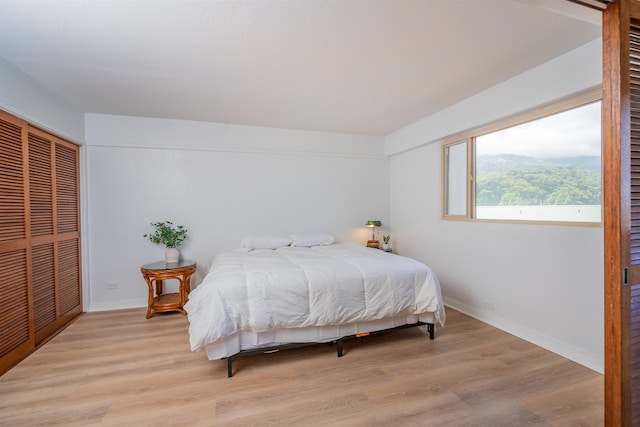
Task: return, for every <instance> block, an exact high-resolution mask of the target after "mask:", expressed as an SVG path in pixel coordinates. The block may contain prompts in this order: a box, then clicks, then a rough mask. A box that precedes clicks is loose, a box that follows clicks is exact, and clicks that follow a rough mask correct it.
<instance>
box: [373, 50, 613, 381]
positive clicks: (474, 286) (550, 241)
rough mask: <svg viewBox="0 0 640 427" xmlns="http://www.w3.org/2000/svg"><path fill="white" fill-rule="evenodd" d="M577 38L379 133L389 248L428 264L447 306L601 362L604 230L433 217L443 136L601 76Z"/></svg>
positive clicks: (596, 59) (587, 361)
mask: <svg viewBox="0 0 640 427" xmlns="http://www.w3.org/2000/svg"><path fill="white" fill-rule="evenodd" d="M600 43H601V41H597V42H594V43H590V44H588V45H585V46H583V47H582V48H579V49H577V50H575V51H573V52H570V53H568V54H566V55H564V56H563V57H560V58H557V59H556V60H554V61H552V62H550V63H547V64H543V65H541V66H539V67H537V68H535V69H533V70H530V71H529V72H527V73H524V74H523V75H520V76H518V77H516V78H514V79H511V80H509V81H507V82H504V83H502V84H500V85H498V86H496V87H494V88H492V89H490V90H487V91H485V92H483V93H481V94H478V95H476V96H474V97H472V98H470V99H468V100H466V101H464V102H461V103H460V104H457V105H454V106H452V107H450V108H448V109H447V110H444V111H441V112H440V113H437V114H436V115H434V116H431V117H427V118H425V119H423V120H421V121H419V122H417V123H414V124H413V125H410V126H408V127H406V128H404V129H402V130H400V131H398V132H396V133H394V134H392V135H389V136H388V137H387V140H386V142H385V144H386V147H385V151H386V153H387V154H389V155H391V156H392V157H391V164H390V192H391V196H390V203H391V205H390V215H391V217H390V219H391V222H392V225H393V229H392V234H393V239H394V246H395V248H396V250H397V251H398V252H399V253H401V254H403V255H408V256H411V257H414V258H416V259H419V260H421V261H423V262H425V263H427V264H429V265H430V266H431V267H432V268H433V269H434V271H435V272H436V274H437V275H438V277H439V278H440V281H441V285H442V292H443V296H444V298H445V301H446V303H447V304H448V305H450V306H451V307H453V308H456V309H460V310H462V311H463V312H466V313H468V314H471V315H472V316H474V317H477V318H479V319H481V320H483V321H485V322H487V323H490V324H492V325H494V326H497V327H499V328H501V329H503V330H506V331H508V332H510V333H513V334H515V335H517V336H520V337H522V338H524V339H526V340H529V341H531V342H533V343H535V344H538V345H540V346H542V347H545V348H547V349H549V350H551V351H554V352H556V353H559V354H561V355H563V356H565V357H568V358H570V359H572V360H575V361H577V362H579V363H582V364H584V365H586V366H589V367H591V368H592V369H595V370H597V371H599V372H603V366H604V342H603V331H604V326H603V318H604V314H603V308H604V307H603V305H604V301H603V291H604V282H603V259H604V254H603V230H602V228H601V227H596V228H594V227H568V226H550V225H524V224H523V225H519V224H506V223H504V224H500V223H486V222H468V221H444V220H442V218H441V160H440V156H441V143H440V141H441V140H442V138H445V137H446V136H447V135H450V134H455V133H458V132H460V131H462V130H466V129H470V128H473V127H476V126H480V125H484V124H487V123H489V122H491V121H495V120H497V119H499V118H501V117H505V116H508V115H511V114H514V113H517V112H519V111H524V110H527V109H530V108H532V107H535V106H536V105H540V104H544V103H548V102H549V101H552V100H554V99H557V98H561V97H564V96H566V95H568V94H569V93H571V92H576V91H581V90H584V89H587V88H591V87H594V86H597V85H599V84H601V55H600Z"/></svg>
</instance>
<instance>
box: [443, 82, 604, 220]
mask: <svg viewBox="0 0 640 427" xmlns="http://www.w3.org/2000/svg"><path fill="white" fill-rule="evenodd" d="M599 99H600V94H599V93H593V92H591V93H589V94H586V95H581V96H579V97H577V98H574V99H572V100H569V101H564V102H563V103H561V104H557V105H554V106H551V107H546V108H544V109H543V110H540V111H537V112H532V113H527V115H526V116H520V117H517V118H512V119H510V120H509V122H502V123H498V124H496V125H492V126H491V127H488V128H486V129H482V130H479V131H477V132H471V133H470V134H469V135H465V136H463V137H459V138H456V139H454V141H452V142H447V143H445V144H444V145H443V150H442V152H443V171H444V179H443V184H444V186H443V199H444V200H443V216H444V218H448V219H455V218H462V219H466V218H475V219H483V220H506V221H535V222H538V221H552V222H568V223H581V224H585V223H595V224H599V223H600V222H601V216H602V209H601V194H602V178H601V149H602V148H601V147H602V144H601V111H600V107H601V105H600V104H601V102H600V100H599Z"/></svg>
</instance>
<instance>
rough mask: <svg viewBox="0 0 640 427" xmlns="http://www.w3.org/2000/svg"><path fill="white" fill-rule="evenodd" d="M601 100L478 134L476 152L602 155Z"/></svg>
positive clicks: (489, 153) (541, 155)
mask: <svg viewBox="0 0 640 427" xmlns="http://www.w3.org/2000/svg"><path fill="white" fill-rule="evenodd" d="M600 107H601V103H600V101H598V102H594V103H592V104H587V105H584V106H582V107H578V108H574V109H572V110H569V111H564V112H562V113H558V114H555V115H553V116H548V117H545V118H542V119H538V120H535V121H532V122H529V123H524V124H522V125H518V126H514V127H512V128H508V129H505V130H502V131H498V132H494V133H490V134H487V135H483V136H480V137H478V138H476V155H477V156H483V155H495V154H519V155H524V156H532V157H541V158H558V157H576V156H600V155H601V154H602V136H601V123H602V118H601V112H600V110H601V108H600Z"/></svg>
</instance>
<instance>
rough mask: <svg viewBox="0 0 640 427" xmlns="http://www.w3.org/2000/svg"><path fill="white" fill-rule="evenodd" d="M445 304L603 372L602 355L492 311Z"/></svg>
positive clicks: (464, 305)
mask: <svg viewBox="0 0 640 427" xmlns="http://www.w3.org/2000/svg"><path fill="white" fill-rule="evenodd" d="M443 299H444V302H445V305H447V306H449V307H451V308H452V309H454V310H457V311H460V312H462V313H464V314H466V315H468V316H471V317H473V318H474V319H478V320H480V321H481V322H484V323H486V324H488V325H491V326H493V327H494V328H498V329H500V330H501V331H504V332H507V333H509V334H511V335H514V336H516V337H518V338H521V339H523V340H525V341H529V342H530V343H532V344H535V345H537V346H540V347H542V348H544V349H546V350H549V351H551V352H553V353H555V354H558V355H560V356H562V357H565V358H567V359H569V360H572V361H574V362H576V363H579V364H580V365H583V366H586V367H587V368H589V369H592V370H594V371H596V372H598V373H600V374H604V356H603V357H597V356H594V355H593V354H590V353H587V352H585V351H583V350H580V349H579V348H576V347H574V346H572V345H569V344H567V343H563V342H561V341H558V340H557V339H555V338H551V337H548V336H546V335H542V334H539V333H537V332H535V331H532V330H530V329H528V328H526V327H523V326H522V325H518V324H516V323H513V322H511V321H509V320H506V319H503V318H501V317H499V316H496V315H495V314H493V313H488V312H486V311H484V310H481V309H478V308H476V307H472V306H469V305H467V304H464V303H462V302H460V301H456V300H454V299H451V298H446V297H445V298H443Z"/></svg>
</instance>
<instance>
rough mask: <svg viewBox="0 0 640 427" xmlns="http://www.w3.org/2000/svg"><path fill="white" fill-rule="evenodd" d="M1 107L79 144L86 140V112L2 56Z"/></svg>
mask: <svg viewBox="0 0 640 427" xmlns="http://www.w3.org/2000/svg"><path fill="white" fill-rule="evenodd" d="M0 108H1V109H2V110H4V111H6V112H8V113H11V114H13V115H14V116H17V117H20V118H21V119H24V120H26V121H28V122H29V123H31V124H34V125H36V126H38V127H40V128H42V129H44V130H46V131H49V132H51V133H53V134H56V135H58V136H60V137H63V138H65V139H67V140H69V141H72V142H75V143H76V144H82V143H83V142H84V114H83V112H82V111H80V110H78V109H77V108H75V107H73V106H72V105H70V104H69V103H68V102H67V101H65V100H64V99H62V98H60V97H59V96H58V95H56V94H54V93H53V92H51V91H50V90H49V89H47V88H45V87H44V86H42V85H40V84H39V83H38V82H36V81H35V80H33V79H32V78H31V77H29V76H27V75H26V74H24V73H23V72H22V71H20V70H19V69H17V68H16V67H15V66H13V65H12V64H10V63H9V62H7V61H6V60H5V59H4V58H0Z"/></svg>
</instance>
